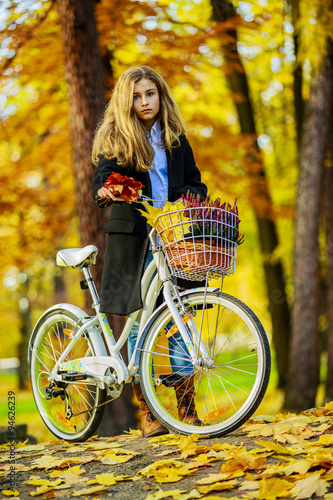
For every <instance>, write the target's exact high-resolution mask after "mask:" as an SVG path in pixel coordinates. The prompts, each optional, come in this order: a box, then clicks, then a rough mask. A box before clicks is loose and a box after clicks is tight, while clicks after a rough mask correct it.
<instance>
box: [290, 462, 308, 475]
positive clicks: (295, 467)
mask: <svg viewBox="0 0 333 500" xmlns="http://www.w3.org/2000/svg"><path fill="white" fill-rule="evenodd" d="M310 467H311V462H309V461H307V460H298V461H297V462H294V463H292V464H290V465H287V467H285V468H284V473H285V475H286V476H290V475H291V474H294V473H295V472H296V473H297V474H306V473H307V472H308V470H309V469H310Z"/></svg>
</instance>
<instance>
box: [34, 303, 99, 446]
mask: <svg viewBox="0 0 333 500" xmlns="http://www.w3.org/2000/svg"><path fill="white" fill-rule="evenodd" d="M79 322H80V318H78V317H77V316H75V314H73V313H71V312H69V311H67V310H65V309H61V308H59V309H55V310H53V311H50V312H49V313H48V314H46V315H45V316H44V317H42V318H41V320H40V325H37V328H36V329H35V332H34V334H33V336H32V338H31V341H30V346H31V347H30V348H31V357H30V373H31V387H32V392H33V395H34V399H35V403H36V406H37V409H38V411H39V413H40V416H41V418H42V419H43V421H44V423H45V425H46V426H47V427H48V428H49V430H50V431H51V432H52V433H53V434H54V435H55V436H57V437H58V438H60V439H65V440H67V441H73V442H75V441H85V440H86V439H88V438H89V437H90V436H92V435H93V433H94V432H95V430H96V429H97V427H98V425H99V423H100V421H101V419H102V417H103V413H104V408H105V407H104V406H101V407H99V408H95V407H96V406H97V405H99V404H101V403H104V402H105V400H106V391H105V390H102V389H100V388H99V387H97V386H96V385H94V384H92V383H89V381H88V380H89V379H88V380H77V381H75V382H67V381H66V382H57V383H56V384H54V383H53V384H52V382H50V380H49V377H50V373H51V371H52V369H53V367H54V365H55V363H56V362H57V360H58V359H59V357H60V356H61V354H62V353H63V352H64V350H65V349H66V347H67V346H68V344H69V343H70V338H69V335H70V334H71V333H72V332H73V331H74V330H75V329H77V325H78V324H79ZM94 355H95V350H94V346H93V343H92V341H91V340H90V338H89V334H88V333H85V334H83V335H82V336H81V337H80V338H79V339H78V341H77V342H76V344H75V345H74V346H73V348H72V349H71V351H70V352H69V353H68V355H67V356H66V357H65V359H64V363H65V362H68V361H72V360H74V359H77V358H82V357H84V356H94ZM66 400H67V402H68V405H67V407H66ZM66 410H67V412H69V413H67V415H66ZM68 416H69V417H70V418H67V417H68Z"/></svg>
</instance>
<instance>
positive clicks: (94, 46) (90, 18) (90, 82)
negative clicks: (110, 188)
mask: <svg viewBox="0 0 333 500" xmlns="http://www.w3.org/2000/svg"><path fill="white" fill-rule="evenodd" d="M94 4H95V2H94V0H84V1H80V0H58V7H59V15H60V20H61V27H62V39H63V44H64V50H65V67H66V80H67V83H68V93H69V104H70V130H71V138H72V148H73V166H74V171H75V191H76V205H77V214H78V217H79V230H80V237H81V244H82V246H85V245H89V244H94V245H96V246H97V248H98V250H99V256H98V260H97V264H96V266H94V268H92V272H93V274H94V279H95V283H96V286H97V289H98V290H100V283H101V276H102V269H103V262H104V247H105V239H104V234H103V228H104V226H105V223H106V220H105V218H106V213H105V212H104V211H103V210H101V209H100V208H99V207H98V206H97V205H96V203H95V201H94V199H93V197H92V181H93V174H94V168H93V165H92V163H91V145H92V139H93V135H94V132H95V129H96V125H97V121H98V119H99V117H100V115H101V114H102V112H103V110H104V106H105V83H104V71H103V62H102V58H101V56H100V54H99V49H98V40H97V32H96V23H95V14H94ZM86 308H87V309H88V312H90V313H91V312H92V311H91V299H90V296H89V295H88V293H87V294H86Z"/></svg>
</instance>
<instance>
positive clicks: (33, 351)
mask: <svg viewBox="0 0 333 500" xmlns="http://www.w3.org/2000/svg"><path fill="white" fill-rule="evenodd" d="M188 212H190V211H188ZM188 212H187V215H188ZM222 212H223V211H222ZM222 212H221V214H222ZM166 215H168V214H166ZM190 215H191V214H190ZM222 215H223V214H222ZM229 215H230V214H229ZM229 215H228V221H229V222H228V223H230V224H231V226H232V224H234V221H231V222H230V216H229ZM202 217H203V218H205V221H208V223H209V222H210V223H212V220H211V219H210V214H209V211H208V213H207V210H206V211H205V213H203V215H202ZM235 217H236V216H235ZM169 218H170V221H169V222H170V223H169V224H168V232H169V236H170V237H169V241H165V240H166V239H165V238H163V231H166V229H165V227H164V229H163V227H162V226H163V224H159V225H157V227H158V231H156V229H152V231H151V233H150V235H149V238H150V241H151V248H152V253H153V257H154V260H153V261H152V262H151V263H150V264H149V266H148V267H147V269H146V271H145V273H144V275H143V278H142V283H141V286H142V299H143V304H144V305H143V309H142V310H141V311H136V312H135V313H132V314H130V315H129V317H128V319H127V322H126V325H125V327H124V330H123V332H122V334H121V336H120V338H119V340H118V341H117V342H116V341H115V339H114V337H113V334H112V330H111V328H110V326H109V324H108V321H107V318H106V316H105V314H103V313H101V312H100V301H99V296H98V293H97V291H96V287H95V285H94V282H93V279H92V277H91V273H90V270H89V266H90V265H91V264H93V263H95V260H96V255H97V252H98V250H97V248H96V247H95V246H93V245H88V246H86V247H84V248H74V249H65V250H61V251H59V252H58V254H57V264H58V265H60V266H67V267H72V268H74V269H80V270H82V272H83V274H84V281H83V282H81V286H82V287H83V288H87V289H89V292H90V294H91V297H92V301H93V304H92V305H93V308H94V310H95V311H96V314H95V315H94V316H89V315H88V314H86V313H85V312H84V311H83V310H82V309H80V308H78V307H76V306H75V305H71V304H57V305H54V306H53V307H51V308H50V309H48V310H47V311H46V312H45V313H44V314H43V315H42V316H41V317H40V318H39V320H38V321H37V324H36V325H35V327H34V329H33V332H32V335H31V338H30V342H29V354H28V358H29V362H30V369H31V384H32V391H33V395H34V399H35V402H36V405H37V408H38V411H39V413H40V415H41V417H42V419H43V421H44V423H45V424H46V426H47V427H48V428H49V429H50V431H51V432H52V433H53V434H55V435H56V436H57V437H58V438H60V439H65V440H67V441H72V442H75V441H84V440H86V439H88V438H89V437H90V436H92V435H93V434H94V432H95V431H96V429H97V427H98V425H99V423H100V421H101V419H102V416H103V412H104V408H105V404H107V403H108V402H109V401H112V400H114V399H116V398H118V397H119V396H121V394H122V392H123V389H124V384H126V383H131V382H132V381H133V380H135V379H136V380H140V383H141V386H142V391H143V394H144V397H145V399H146V402H147V404H148V406H149V408H150V410H151V411H152V412H153V414H154V415H155V417H156V418H157V419H158V420H159V421H160V422H162V423H163V424H164V425H165V426H166V427H167V428H169V429H170V430H171V431H173V432H176V433H180V434H188V435H190V434H192V433H197V434H199V435H209V436H210V437H216V436H222V435H225V434H227V433H229V432H232V431H233V430H235V429H237V428H238V427H239V426H241V425H242V424H243V423H244V422H245V421H246V420H247V419H248V418H249V417H250V416H251V415H252V414H253V413H254V411H255V410H256V409H257V407H258V405H259V404H260V402H261V401H262V398H263V397H264V394H265V392H266V389H267V385H268V380H269V375H270V348H269V343H268V340H267V336H266V334H265V331H264V329H263V327H262V325H261V323H260V321H259V320H258V318H257V317H256V315H255V314H254V313H253V312H252V311H251V310H250V309H249V307H247V306H246V305H245V304H244V303H243V302H241V301H240V300H239V299H237V298H235V297H232V296H231V295H228V294H226V293H223V292H222V284H223V277H224V276H225V275H226V274H231V273H233V272H234V270H235V262H236V244H234V243H233V242H232V241H230V240H229V239H228V234H226V232H225V225H223V224H221V227H220V229H219V228H218V230H217V231H216V227H215V226H216V218H214V224H215V226H214V228H215V229H214V241H212V236H211V235H208V236H207V235H206V236H205V237H204V240H205V241H203V242H202V238H201V241H199V240H197V239H196V238H195V237H194V236H193V235H191V236H188V235H186V234H185V232H184V230H183V227H185V226H184V222H183V219H182V218H180V217H179V218H178V219H177V220H176V222H175V217H174V214H173V215H171V216H170V217H169ZM187 220H188V219H187ZM221 220H222V219H221ZM177 221H178V222H177ZM160 222H163V218H162V219H161V220H160ZM164 222H165V216H164ZM196 223H197V217H196ZM170 227H171V233H170ZM161 228H162V229H161ZM186 230H188V224H187V229H186ZM172 235H173V236H172ZM217 240H218V241H217ZM216 241H217V242H216ZM156 271H157V272H156ZM172 276H178V277H183V278H187V279H192V280H193V279H195V280H197V279H201V280H202V279H203V277H205V278H206V286H204V287H201V288H195V289H191V290H182V289H180V288H178V287H177V286H176V285H175V284H174V282H173V281H174V280H173V279H172ZM211 276H213V277H215V278H216V277H217V276H219V277H220V278H222V279H221V286H220V287H219V288H215V287H209V286H208V280H209V278H210V277H211ZM161 290H162V291H163V297H164V302H163V303H162V304H161V305H160V306H159V307H157V308H156V309H155V304H156V299H157V297H158V296H159V294H160V292H161ZM136 319H138V321H139V322H140V327H139V334H138V339H137V342H136V348H135V350H134V353H133V355H132V357H131V359H130V361H129V364H128V366H126V364H125V363H124V361H123V359H122V357H121V355H120V349H121V348H122V346H123V345H124V344H125V343H126V341H127V338H128V336H129V333H130V331H131V329H132V326H133V324H134V321H135V320H136ZM138 373H139V374H138ZM189 380H191V384H189V383H188V381H189ZM180 389H181V390H180ZM180 399H181V401H180ZM180 403H182V405H183V407H184V403H185V404H186V405H188V408H193V405H195V409H196V412H197V416H198V418H199V420H200V422H201V424H199V425H190V424H188V423H186V422H185V421H184V420H185V418H184V417H186V411H185V413H184V411H183V412H182V415H181V416H180V414H179V411H178V410H179V406H180Z"/></svg>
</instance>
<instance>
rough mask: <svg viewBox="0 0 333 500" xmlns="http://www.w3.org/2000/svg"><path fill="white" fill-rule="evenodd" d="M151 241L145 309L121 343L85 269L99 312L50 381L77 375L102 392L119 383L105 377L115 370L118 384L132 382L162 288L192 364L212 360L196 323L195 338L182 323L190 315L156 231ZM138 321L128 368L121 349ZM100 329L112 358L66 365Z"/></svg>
mask: <svg viewBox="0 0 333 500" xmlns="http://www.w3.org/2000/svg"><path fill="white" fill-rule="evenodd" d="M149 238H150V241H151V244H152V252H153V257H154V260H153V261H152V262H151V263H150V264H149V265H148V267H147V269H146V270H145V272H144V275H143V278H142V282H141V293H142V299H143V304H144V306H143V309H141V310H139V311H135V312H133V313H131V314H130V315H129V317H128V319H127V321H126V324H125V327H124V330H123V332H122V333H121V335H120V337H119V339H118V341H117V342H116V341H115V339H114V336H113V333H112V330H111V328H110V325H109V323H108V320H107V318H106V315H105V314H104V313H101V312H100V299H99V296H98V293H97V290H96V287H95V284H94V282H93V279H92V277H91V273H90V270H89V267H84V268H83V269H82V271H83V274H84V277H85V279H86V282H87V285H88V289H89V291H90V294H91V297H92V299H93V304H92V307H93V308H94V309H95V311H96V315H95V316H94V317H92V318H89V319H87V320H86V321H85V320H84V319H82V320H81V323H82V325H81V326H80V327H79V329H78V331H77V332H75V333H74V334H73V333H72V337H71V342H70V343H69V344H68V346H67V348H66V349H65V350H64V352H63V353H62V355H61V356H60V357H59V359H58V361H57V363H56V364H55V366H54V368H53V370H52V373H51V376H50V380H61V374H59V371H60V372H64V371H65V372H70V371H75V372H81V373H85V374H87V375H88V376H90V377H92V378H93V379H95V381H96V383H97V385H99V386H100V387H101V388H104V384H106V385H111V384H112V383H115V381H116V379H115V377H114V376H112V375H105V373H106V371H107V369H108V368H113V369H114V370H115V371H116V374H117V383H122V382H130V381H131V380H132V377H133V376H134V375H135V374H136V372H137V369H138V365H136V364H135V360H136V357H137V352H138V351H140V350H141V349H140V347H139V346H141V345H142V343H143V342H142V335H143V333H144V332H145V325H146V324H147V323H148V321H149V318H150V317H151V315H152V313H153V310H154V306H155V303H156V300H157V297H158V295H159V293H160V290H161V288H162V286H163V295H164V299H165V302H166V304H167V306H168V308H169V310H170V312H171V315H172V317H173V319H174V321H175V323H176V325H177V328H178V330H179V332H180V334H181V336H182V338H183V341H184V343H185V345H186V347H187V349H188V352H189V354H190V356H191V358H192V362H193V363H194V364H196V363H197V358H198V353H199V352H200V354H201V356H202V357H203V359H206V358H207V357H208V356H207V352H206V349H205V348H204V346H203V344H202V342H201V341H200V333H199V332H198V331H197V330H196V328H195V327H194V322H193V321H192V322H190V323H191V331H190V333H191V335H189V332H188V328H187V327H186V325H185V324H184V323H183V321H182V317H184V316H185V314H188V312H186V311H185V308H184V306H183V304H182V302H181V298H180V296H179V294H178V292H177V290H176V287H175V286H174V285H173V284H172V283H171V281H170V277H169V275H168V274H167V271H166V270H167V265H166V260H165V256H164V254H163V252H162V251H161V249H160V248H159V246H158V244H157V241H156V231H155V230H154V229H153V230H152V231H151V233H150V235H149ZM156 270H158V272H157V273H156V274H155V276H154V273H155V271H156ZM175 298H176V300H177V301H178V307H177V305H176V303H175ZM178 308H179V309H180V311H178ZM138 319H140V322H139V334H138V338H137V341H136V345H135V349H134V352H133V354H132V356H131V359H130V361H129V364H128V366H126V364H125V363H124V361H123V359H122V356H121V354H120V349H121V348H122V347H123V346H124V344H125V343H126V341H127V339H128V337H129V334H130V332H131V330H132V327H133V325H134V322H135V321H136V320H138ZM96 326H97V327H100V329H101V331H102V336H103V339H104V341H105V344H106V346H107V350H108V351H109V353H110V355H108V354H107V352H105V355H103V356H87V357H85V358H79V359H76V360H72V361H70V362H67V363H64V362H63V361H64V359H65V358H66V356H67V355H68V353H69V352H70V351H71V350H72V349H73V347H74V345H75V344H76V342H77V341H78V340H79V338H80V337H81V336H82V335H83V334H84V332H85V331H87V330H88V329H89V328H93V327H96ZM192 335H193V339H192ZM193 340H194V342H193ZM195 346H197V349H195Z"/></svg>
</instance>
